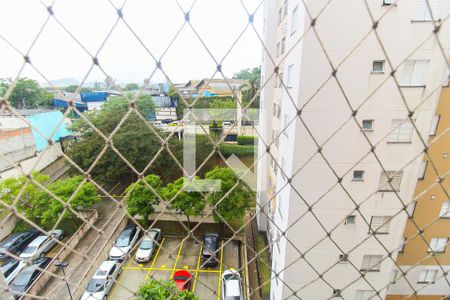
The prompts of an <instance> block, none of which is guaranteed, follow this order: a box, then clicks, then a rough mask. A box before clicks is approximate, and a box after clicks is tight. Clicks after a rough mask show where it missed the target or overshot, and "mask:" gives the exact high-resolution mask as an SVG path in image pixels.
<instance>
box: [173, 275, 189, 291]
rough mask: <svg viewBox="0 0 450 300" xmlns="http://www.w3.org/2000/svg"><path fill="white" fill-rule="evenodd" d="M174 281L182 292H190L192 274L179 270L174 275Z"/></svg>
mask: <svg viewBox="0 0 450 300" xmlns="http://www.w3.org/2000/svg"><path fill="white" fill-rule="evenodd" d="M172 279H173V281H174V282H175V285H176V286H177V287H178V288H179V289H180V291H184V290H190V289H191V281H192V274H191V273H190V272H189V271H187V270H177V271H175V273H173V278H172Z"/></svg>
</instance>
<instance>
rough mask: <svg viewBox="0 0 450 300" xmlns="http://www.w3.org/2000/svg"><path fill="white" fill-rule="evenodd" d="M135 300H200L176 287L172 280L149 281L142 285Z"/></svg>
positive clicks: (191, 293)
mask: <svg viewBox="0 0 450 300" xmlns="http://www.w3.org/2000/svg"><path fill="white" fill-rule="evenodd" d="M134 299H135V300H166V299H172V300H198V299H199V298H198V297H197V296H196V295H195V294H194V293H193V292H191V291H187V290H186V291H182V292H180V290H179V289H178V288H177V287H176V285H175V283H174V282H173V281H172V280H169V281H162V280H156V279H153V278H151V279H149V280H148V281H146V282H144V283H143V284H141V285H140V287H139V289H138V290H137V292H136V298H134Z"/></svg>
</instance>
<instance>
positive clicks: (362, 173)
mask: <svg viewBox="0 0 450 300" xmlns="http://www.w3.org/2000/svg"><path fill="white" fill-rule="evenodd" d="M356 172H360V173H361V177H360V178H358V177H355V173H356ZM352 181H359V182H360V181H364V170H353V176H352Z"/></svg>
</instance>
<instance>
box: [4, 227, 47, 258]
mask: <svg viewBox="0 0 450 300" xmlns="http://www.w3.org/2000/svg"><path fill="white" fill-rule="evenodd" d="M38 236H39V232H38V231H34V230H33V231H24V232H16V233H13V234H11V235H10V236H8V237H7V238H6V239H4V240H3V241H2V242H1V243H0V258H6V257H8V253H9V254H14V255H16V256H19V254H20V253H22V251H23V250H24V249H25V248H26V247H27V246H28V244H29V243H31V241H33V240H34V239H35V238H36V237H38Z"/></svg>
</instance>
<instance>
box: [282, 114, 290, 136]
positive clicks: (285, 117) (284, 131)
mask: <svg viewBox="0 0 450 300" xmlns="http://www.w3.org/2000/svg"><path fill="white" fill-rule="evenodd" d="M288 120H289V116H288V115H287V114H285V115H284V125H283V134H284V135H285V136H286V137H288V136H289V135H288V132H287V131H288V125H289V121H288Z"/></svg>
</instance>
